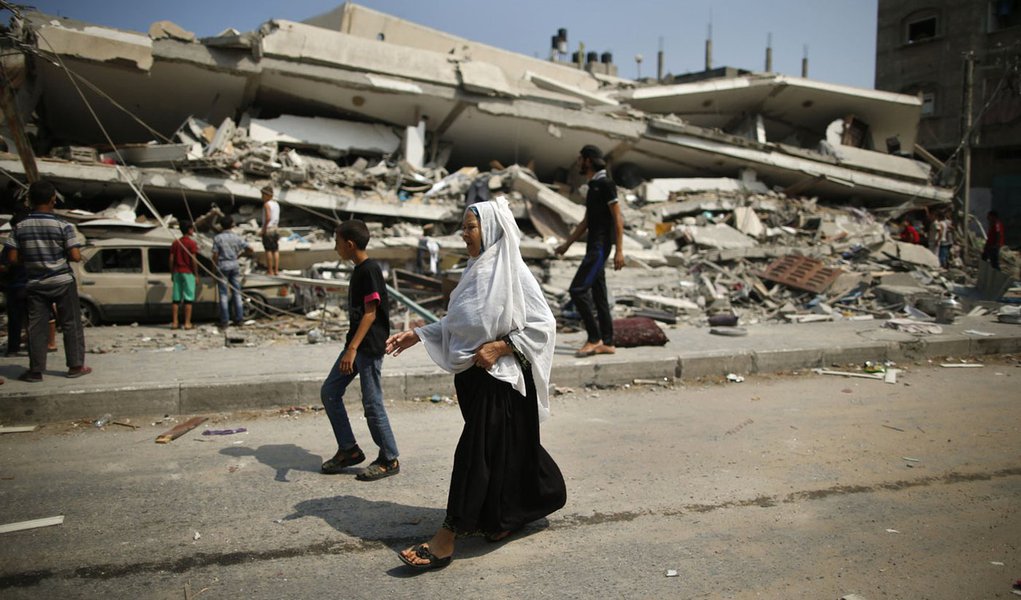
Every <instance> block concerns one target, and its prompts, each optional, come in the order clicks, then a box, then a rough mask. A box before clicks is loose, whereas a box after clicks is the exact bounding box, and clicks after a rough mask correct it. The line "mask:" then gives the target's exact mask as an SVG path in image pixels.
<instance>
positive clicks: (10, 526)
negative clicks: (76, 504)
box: [0, 515, 64, 533]
mask: <svg viewBox="0 0 1021 600" xmlns="http://www.w3.org/2000/svg"><path fill="white" fill-rule="evenodd" d="M63 523H64V515H58V516H56V517H44V518H42V519H32V520H31V521H19V522H17V523H7V524H6V525H0V533H11V532H12V531H24V530H26V529H36V528H39V527H50V526H52V525H63Z"/></svg>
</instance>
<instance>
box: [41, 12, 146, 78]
mask: <svg viewBox="0 0 1021 600" xmlns="http://www.w3.org/2000/svg"><path fill="white" fill-rule="evenodd" d="M38 35H39V48H40V49H41V50H44V51H49V52H53V53H55V54H60V55H63V56H77V57H79V58H84V59H86V60H92V61H99V62H108V61H124V62H128V63H133V64H134V65H135V67H136V68H138V69H141V70H143V71H148V70H149V69H151V68H152V62H153V57H152V40H151V39H149V36H147V35H143V34H140V33H134V32H131V31H122V30H120V29H113V28H110V27H100V26H96V25H89V24H86V23H78V22H77V21H69V20H63V19H50V20H49V21H47V22H46V23H45V24H42V25H41V26H40V27H39V29H38Z"/></svg>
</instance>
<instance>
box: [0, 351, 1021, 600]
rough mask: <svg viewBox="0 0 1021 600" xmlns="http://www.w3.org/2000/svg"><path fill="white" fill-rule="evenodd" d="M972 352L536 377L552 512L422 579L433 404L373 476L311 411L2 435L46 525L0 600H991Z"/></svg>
mask: <svg viewBox="0 0 1021 600" xmlns="http://www.w3.org/2000/svg"><path fill="white" fill-rule="evenodd" d="M987 358H988V360H987V363H986V365H985V366H984V367H982V368H974V369H944V368H939V367H928V366H906V369H907V370H906V371H905V372H903V373H901V374H900V377H899V380H898V383H897V384H896V385H891V384H886V383H884V382H882V381H875V380H866V379H845V378H841V377H832V376H818V375H813V374H809V373H805V374H801V375H797V376H791V375H785V376H765V375H753V376H749V377H748V378H747V380H746V381H745V382H743V383H739V384H709V383H705V384H703V383H698V384H694V385H683V386H682V385H678V386H677V387H675V388H672V389H667V388H660V387H658V386H631V387H630V388H629V389H578V390H576V391H575V392H574V393H567V394H561V395H558V396H556V397H555V398H553V411H554V414H553V418H552V419H550V420H549V421H547V422H546V423H545V424H544V425H543V426H542V438H543V444H544V446H545V447H546V448H547V449H548V450H549V452H550V454H551V455H552V456H553V457H554V459H555V460H556V461H557V462H558V464H559V465H560V467H561V469H562V471H563V472H564V475H565V478H566V480H567V485H568V503H567V505H566V506H565V507H564V508H563V509H562V510H560V511H558V512H556V513H554V514H553V515H551V516H550V517H549V519H547V520H545V521H541V522H538V523H534V524H532V525H530V526H529V527H527V528H526V529H525V530H524V531H523V532H521V533H520V534H517V535H515V536H514V537H513V538H511V539H510V540H509V541H508V542H506V543H503V544H488V543H486V542H484V541H482V540H481V539H475V538H473V539H465V540H461V541H460V542H459V545H458V549H457V551H456V555H455V560H454V562H453V563H452V564H451V566H450V567H448V568H447V569H445V570H443V571H439V572H427V573H423V574H417V573H415V572H411V571H409V570H408V569H407V568H406V567H404V566H402V565H401V564H400V563H399V561H398V560H397V557H396V554H395V553H396V551H397V550H399V549H401V548H404V547H407V546H408V545H411V544H413V543H416V542H420V541H423V540H425V539H427V538H428V536H429V535H431V533H432V531H433V530H434V529H435V527H436V526H437V525H438V524H439V523H440V522H441V521H442V518H443V507H444V505H445V502H446V492H447V485H448V478H449V473H450V465H451V463H450V461H451V457H452V455H453V451H454V446H455V443H456V440H457V436H458V434H459V431H460V428H461V419H460V414H459V412H458V410H457V407H456V405H454V404H449V403H447V402H440V403H436V404H434V403H431V402H395V403H394V404H393V405H392V406H391V408H390V415H391V419H392V422H393V426H394V431H395V433H396V436H397V441H398V444H399V446H400V450H401V462H402V470H401V473H400V474H399V475H397V476H395V477H391V478H388V479H384V480H381V481H378V482H373V483H363V482H359V481H356V480H355V479H354V476H353V475H354V473H355V470H354V469H352V470H351V473H349V474H343V475H336V476H324V475H320V474H319V473H318V466H319V464H320V462H321V461H322V460H323V459H324V458H325V457H328V456H330V455H331V454H332V452H333V451H334V450H335V448H334V447H333V440H332V435H331V433H330V430H329V425H328V422H327V419H326V417H325V415H323V414H322V412H321V411H305V412H296V413H290V412H283V413H282V412H279V411H267V412H266V413H265V414H258V415H256V414H251V413H244V414H242V413H227V414H223V415H219V416H214V417H213V419H212V420H211V421H210V422H208V423H207V424H205V425H203V426H202V427H200V428H199V429H196V430H194V431H192V432H190V433H188V434H187V435H185V436H184V437H181V438H179V439H178V440H176V441H174V442H172V443H170V444H166V445H160V444H155V443H153V441H154V439H155V437H156V435H158V434H159V433H160V432H162V431H163V430H164V429H166V428H167V427H168V426H170V425H171V423H167V422H163V423H158V424H153V421H151V420H150V419H153V420H155V419H157V418H159V415H154V416H150V417H149V418H145V419H142V418H136V419H133V423H135V424H136V425H139V426H140V428H139V429H131V428H128V427H124V426H113V425H111V426H107V427H106V428H104V429H97V428H95V427H92V426H90V425H88V424H85V425H78V426H74V425H72V424H70V423H66V422H64V423H54V424H50V425H46V426H44V427H42V428H40V429H39V430H37V431H35V432H33V433H23V434H9V435H3V436H0V497H2V499H3V503H2V506H3V509H2V512H3V519H0V522H3V523H9V522H14V521H21V520H28V519H35V518H41V517H49V516H54V515H64V517H65V520H64V523H63V524H62V525H57V526H52V527H45V528H40V529H34V530H28V531H21V532H14V533H7V534H0V537H2V539H3V541H4V542H5V543H4V544H3V546H2V548H0V596H2V597H4V598H5V599H20V598H153V599H160V598H168V599H169V598H173V599H178V598H189V597H191V598H201V599H203V600H207V599H208V600H211V599H218V598H252V599H277V598H327V597H330V598H335V597H340V598H372V599H374V598H451V597H457V598H483V597H485V598H538V597H551V598H592V597H611V598H737V599H744V598H827V599H836V598H841V597H843V596H845V595H848V594H858V595H859V596H860V597H862V598H865V599H866V600H876V599H881V598H884V599H887V598H930V599H937V600H941V599H947V600H950V599H953V600H958V599H961V598H983V599H986V598H1010V597H1013V596H1012V595H1011V584H1012V583H1013V581H1014V580H1015V579H1017V578H1018V577H1021V548H1019V545H1018V540H1019V539H1021V511H1019V508H1021V507H1019V505H1018V501H1017V500H1018V498H1019V497H1021V468H1019V465H1021V404H1019V403H1018V401H1017V399H1018V396H1017V392H1016V390H1017V380H1016V377H1018V376H1019V373H1021V371H1019V369H1018V366H1017V361H1016V360H1005V359H996V358H995V357H987ZM238 427H244V428H246V429H247V430H248V432H247V433H244V434H236V435H227V436H204V435H202V431H204V430H205V429H207V428H208V429H225V428H238ZM354 429H355V433H356V435H357V436H358V437H359V440H360V441H361V442H362V443H363V444H369V445H371V442H370V441H369V440H368V435H367V433H366V430H365V426H364V424H362V423H361V422H359V421H357V420H356V422H355V423H354ZM670 571H674V572H676V575H677V576H676V577H670V576H668V573H669V572H670ZM186 586H187V587H186ZM186 589H187V590H188V591H186ZM189 594H190V595H189Z"/></svg>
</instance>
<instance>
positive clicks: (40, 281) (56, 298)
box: [6, 181, 92, 383]
mask: <svg viewBox="0 0 1021 600" xmlns="http://www.w3.org/2000/svg"><path fill="white" fill-rule="evenodd" d="M28 198H29V202H30V204H31V205H32V212H31V213H30V214H28V215H27V216H26V217H25V218H24V219H23V220H21V221H20V222H19V223H18V224H17V225H15V226H14V229H13V231H12V232H11V236H10V238H8V240H7V244H6V246H7V252H8V255H9V258H10V261H11V262H12V263H14V264H19V263H20V264H21V265H22V266H23V267H24V269H25V274H26V276H27V279H26V282H25V290H26V305H27V311H28V357H29V358H28V360H29V367H28V370H27V371H25V372H24V373H22V374H21V376H20V377H19V379H20V380H22V381H27V382H30V383H35V382H39V381H42V380H43V371H45V370H46V353H47V348H46V346H47V338H48V335H47V334H48V331H49V326H50V311H51V307H52V306H53V305H56V307H57V318H58V319H59V320H60V325H61V328H62V330H63V334H64V357H65V360H66V363H67V367H68V371H67V376H68V377H72V378H73V377H81V376H82V375H88V374H89V373H91V372H92V369H91V368H90V367H87V366H85V334H84V331H83V330H82V318H81V305H80V304H79V301H78V286H77V283H76V282H75V278H74V272H73V271H72V270H71V265H70V264H69V261H71V262H79V261H81V259H82V255H81V249H80V247H81V244H80V243H79V242H78V238H77V236H76V235H75V231H74V227H72V226H71V225H70V224H69V223H67V222H65V221H64V220H62V219H60V218H59V217H57V216H56V215H55V214H53V209H54V208H55V207H56V205H57V189H56V188H55V187H54V186H53V184H52V183H50V182H48V181H36V182H34V183H33V184H32V185H31V186H29V189H28Z"/></svg>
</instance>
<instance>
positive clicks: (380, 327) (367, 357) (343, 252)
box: [319, 219, 401, 481]
mask: <svg viewBox="0 0 1021 600" xmlns="http://www.w3.org/2000/svg"><path fill="white" fill-rule="evenodd" d="M335 238H336V239H335V243H336V245H335V249H336V251H337V254H339V255H340V257H341V258H342V259H344V260H350V261H352V262H353V263H354V264H355V268H354V272H353V273H352V274H351V282H350V283H349V284H348V314H349V315H350V319H351V326H350V329H348V332H347V342H346V344H345V346H344V351H343V352H341V354H340V356H339V357H338V358H337V362H336V363H335V364H334V366H333V368H332V369H330V373H329V375H327V376H326V381H324V382H323V387H322V389H321V390H320V392H319V395H320V398H321V399H322V401H323V406H324V407H325V408H326V415H327V416H328V417H329V418H330V425H332V426H333V435H334V437H336V438H337V447H338V450H337V454H336V455H334V457H333V458H331V459H329V460H327V461H326V462H324V463H323V466H322V472H323V473H329V474H335V473H340V472H342V470H343V469H344V468H346V467H350V466H352V465H357V464H359V463H361V462H362V461H364V460H365V454H364V453H363V452H362V450H361V448H359V447H358V443H357V442H356V441H355V436H354V432H353V431H352V430H351V422H350V420H349V419H348V416H347V411H346V410H345V408H344V390H346V389H347V386H348V385H349V384H350V383H351V382H352V381H353V380H354V378H355V376H358V378H359V379H360V381H361V386H362V406H363V407H364V410H365V422H366V424H367V425H368V427H369V433H370V434H371V435H372V441H373V442H374V443H375V444H376V445H377V446H379V455H378V456H377V458H376V460H374V461H372V463H370V464H369V466H368V467H366V468H365V469H364V470H362V472H361V473H359V474H358V475H357V476H356V479H358V480H359V481H375V480H377V479H382V478H384V477H389V476H391V475H396V474H397V473H400V471H401V467H400V463H398V461H397V456H398V452H397V442H396V441H395V440H394V435H393V431H391V429H390V419H389V418H388V417H387V415H386V407H385V406H384V405H383V389H382V379H381V376H380V372H381V370H382V367H383V354H384V353H385V350H386V338H387V337H389V336H390V312H389V299H388V296H387V293H386V281H385V280H384V279H383V271H382V269H380V268H379V265H378V264H377V263H376V261H374V260H372V259H370V258H369V257H368V255H367V254H366V253H365V247H366V246H368V244H369V228H368V227H366V226H365V222H364V221H360V220H358V219H352V220H350V221H344V222H343V223H341V224H340V225H338V226H337V229H336V232H335Z"/></svg>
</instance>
